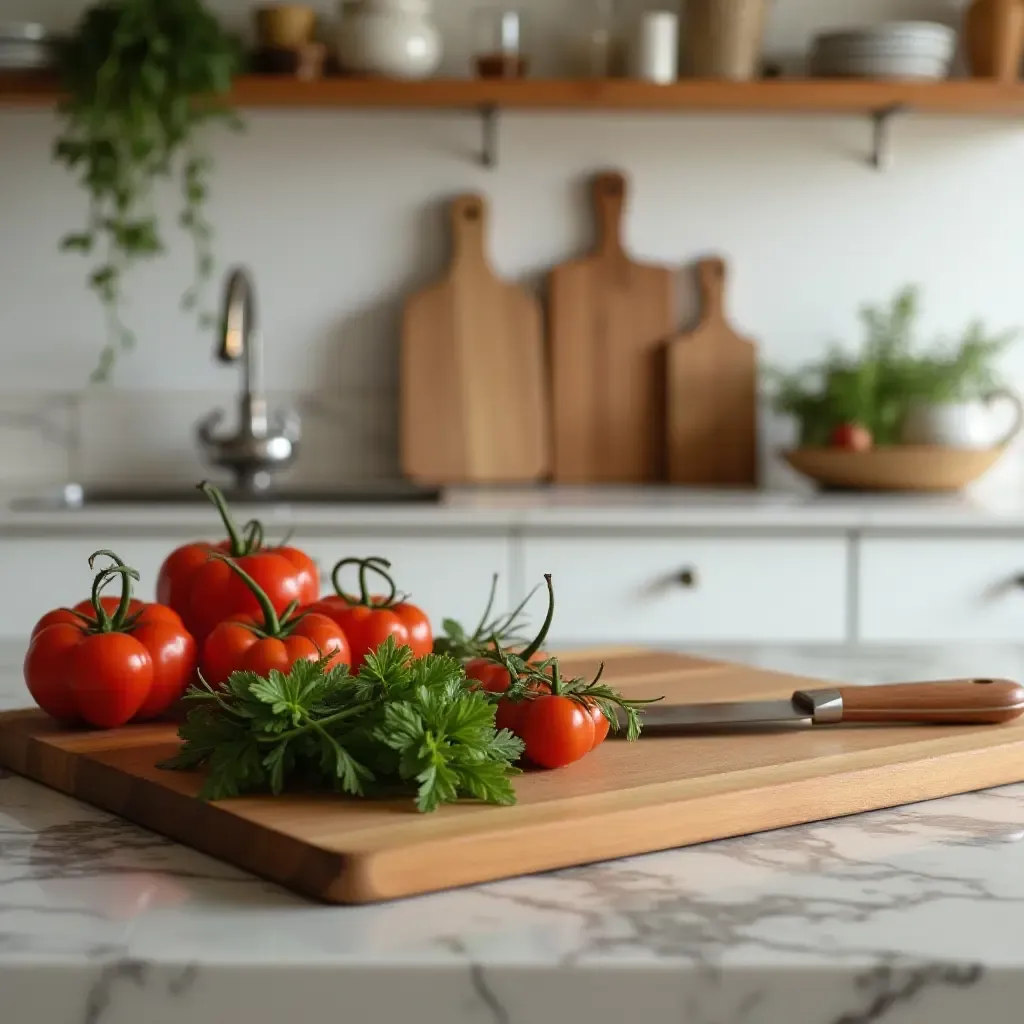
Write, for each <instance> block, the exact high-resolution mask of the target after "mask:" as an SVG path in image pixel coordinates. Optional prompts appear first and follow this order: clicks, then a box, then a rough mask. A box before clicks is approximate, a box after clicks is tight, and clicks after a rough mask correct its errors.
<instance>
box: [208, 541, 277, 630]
mask: <svg viewBox="0 0 1024 1024" xmlns="http://www.w3.org/2000/svg"><path fill="white" fill-rule="evenodd" d="M210 557H211V558H216V559H217V560H218V561H220V562H223V563H224V564H225V565H226V566H227V567H228V568H229V569H230V570H231V571H232V572H233V573H234V574H235V575H236V576H238V577H239V578H240V579H241V580H242V582H243V583H244V584H245V585H246V586H247V587H248V588H249V589H250V590H251V591H252V594H253V597H255V598H256V600H257V602H258V603H259V606H260V611H261V612H262V613H263V628H262V629H261V630H260V632H262V633H265V634H266V635H267V636H268V637H276V638H277V639H281V638H283V637H284V636H286V635H287V634H285V633H284V632H283V630H282V629H281V620H280V618H279V617H278V614H277V612H276V611H275V609H274V603H273V602H272V601H271V600H270V597H269V595H268V594H267V592H266V591H265V590H264V589H263V588H262V587H261V586H260V585H259V584H258V583H257V582H256V581H255V580H254V579H253V578H252V577H251V576H250V575H249V574H248V573H247V572H246V571H245V570H244V569H243V568H242V567H241V566H240V565H239V564H238V563H237V562H236V561H235V560H234V559H232V558H229V557H228V556H227V555H225V554H223V552H220V551H214V552H212V553H211V555H210Z"/></svg>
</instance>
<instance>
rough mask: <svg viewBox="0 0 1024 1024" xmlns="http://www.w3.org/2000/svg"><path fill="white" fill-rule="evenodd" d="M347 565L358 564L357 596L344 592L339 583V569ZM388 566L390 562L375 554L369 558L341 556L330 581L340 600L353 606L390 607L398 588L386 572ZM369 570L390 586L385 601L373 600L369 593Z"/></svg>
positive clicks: (389, 566)
mask: <svg viewBox="0 0 1024 1024" xmlns="http://www.w3.org/2000/svg"><path fill="white" fill-rule="evenodd" d="M347 565H358V566H359V596H358V597H353V596H352V595H351V594H348V593H346V591H345V588H344V587H343V586H342V585H341V570H342V569H344V568H345V566H347ZM390 568H391V563H390V562H389V561H388V560H387V559H386V558H380V557H379V556H376V555H374V556H372V557H370V558H343V559H342V560H341V561H340V562H339V563H338V564H337V565H336V566H335V567H334V569H333V570H332V571H331V583H332V584H333V585H334V592H335V593H336V594H337V595H338V597H340V598H341V599H342V601H344V602H345V603H346V604H348V605H352V606H353V607H355V606H357V605H362V606H363V607H364V608H391V607H392V606H393V604H394V601H395V596H396V595H397V594H398V589H397V588H396V587H395V581H394V580H393V579H392V577H391V573H390V572H388V570H389V569H390ZM369 572H375V573H376V574H377V575H378V576H380V577H382V578H383V579H384V581H385V582H386V583H387V585H388V587H389V588H390V593H389V594H388V596H387V599H386V600H385V601H383V602H380V603H377V602H374V600H373V597H372V595H371V594H370V587H369V581H368V580H367V574H368V573H369Z"/></svg>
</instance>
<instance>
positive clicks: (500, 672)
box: [466, 651, 549, 693]
mask: <svg viewBox="0 0 1024 1024" xmlns="http://www.w3.org/2000/svg"><path fill="white" fill-rule="evenodd" d="M548 657H549V655H547V654H545V653H544V652H543V651H537V653H536V654H534V655H533V656H532V657H531V658H530V664H531V665H534V664H538V665H539V664H540V663H541V662H543V661H547V660H548ZM466 675H467V676H468V677H469V678H470V679H477V680H479V682H480V684H481V685H482V686H483V688H484V689H485V690H487V691H488V692H489V693H504V692H505V691H506V690H507V689H508V688H509V687H510V686H511V685H512V678H511V676H509V674H508V672H507V671H506V670H505V668H504V666H503V665H500V664H498V662H496V661H492V660H491V659H490V658H474V659H473V660H472V661H470V662H468V663H467V665H466Z"/></svg>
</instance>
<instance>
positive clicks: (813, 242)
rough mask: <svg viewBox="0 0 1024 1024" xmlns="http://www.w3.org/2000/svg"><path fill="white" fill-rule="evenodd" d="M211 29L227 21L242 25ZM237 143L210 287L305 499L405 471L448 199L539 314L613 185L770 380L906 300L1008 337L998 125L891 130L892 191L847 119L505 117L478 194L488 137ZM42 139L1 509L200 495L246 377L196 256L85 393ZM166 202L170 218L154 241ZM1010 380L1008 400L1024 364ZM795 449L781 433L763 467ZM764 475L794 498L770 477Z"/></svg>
mask: <svg viewBox="0 0 1024 1024" xmlns="http://www.w3.org/2000/svg"><path fill="white" fill-rule="evenodd" d="M212 6H214V7H215V8H216V9H217V10H219V11H221V12H223V13H225V14H226V16H227V17H228V18H229V19H230V20H231V21H232V22H233V23H235V24H239V25H241V24H244V23H245V21H246V19H247V11H248V10H249V7H250V4H249V3H247V2H244V0H219V2H217V3H214V4H212ZM435 6H436V10H437V20H438V22H439V24H440V26H441V28H442V30H443V32H444V34H445V38H446V45H447V57H446V70H447V72H448V73H453V74H461V73H463V69H464V67H465V64H466V57H467V52H468V50H467V46H468V37H467V34H466V24H467V21H468V19H467V18H466V16H465V11H466V7H465V4H464V3H463V2H462V0H437V2H436V4H435ZM520 6H521V7H525V8H526V14H527V16H528V20H527V26H528V29H529V32H530V34H531V38H532V39H533V40H534V41H535V43H536V42H537V41H538V40H542V41H543V42H541V43H538V45H536V46H535V47H534V50H533V52H534V53H535V54H536V59H537V72H538V74H544V73H547V72H549V71H554V70H557V58H558V56H559V54H560V53H561V52H562V50H563V49H564V44H565V41H566V36H567V34H568V32H569V29H570V27H571V26H572V24H573V23H574V18H575V12H576V11H577V10H578V9H579V5H576V4H574V3H570V2H569V0H559V2H556V3H544V2H541V0H530V2H528V3H525V4H521V5H520ZM627 6H628V7H630V8H631V9H634V10H636V9H640V8H642V7H644V6H645V5H644V4H642V3H639V2H635V3H634V2H631V3H630V4H629V5H627ZM960 6H961V4H959V3H956V2H946V0H934V2H929V0H919V2H911V0H860V2H858V3H856V4H851V3H850V0H776V2H775V3H773V5H772V10H773V14H772V23H771V30H770V34H769V43H768V49H769V51H770V52H772V53H786V52H793V51H796V50H799V49H800V48H802V47H803V46H804V45H805V44H806V40H807V38H808V36H809V35H810V34H811V33H812V32H813V31H815V30H817V29H818V28H822V27H825V26H835V25H837V24H847V23H850V22H851V21H862V20H863V21H869V20H878V19H880V18H883V17H914V18H918V17H928V18H938V19H942V20H946V21H950V22H953V21H955V20H956V17H957V12H958V10H959V7H960ZM2 7H3V15H4V17H5V18H18V17H22V16H24V17H36V18H40V19H42V20H45V21H48V22H49V23H50V24H53V25H55V26H58V27H61V26H66V25H67V24H69V23H70V22H71V21H72V20H73V18H74V17H75V16H76V14H77V12H78V11H80V10H81V9H82V8H83V7H84V3H81V2H74V0H2ZM320 7H321V9H322V10H323V11H325V12H329V11H330V10H331V9H332V5H329V4H321V5H320ZM852 8H855V9H856V14H855V15H851V13H850V12H851V9H852ZM577 23H578V22H577ZM247 121H248V130H247V131H246V132H245V134H243V135H241V136H238V137H225V136H223V135H219V134H214V135H212V136H211V143H212V146H213V152H214V155H215V156H216V162H217V175H216V180H215V188H214V195H213V199H212V202H211V209H210V213H211V215H212V219H213V222H214V224H215V226H216V230H217V237H216V251H217V256H218V259H219V261H220V267H219V272H223V270H224V269H225V267H226V266H227V265H229V264H232V263H236V262H243V263H246V264H248V265H249V266H250V267H251V269H252V271H253V273H254V275H255V280H256V285H257V306H258V311H259V315H260V319H261V323H262V325H263V329H264V330H263V333H264V338H265V342H266V378H267V380H268V381H269V382H270V383H271V386H272V388H273V399H274V400H275V401H279V400H280V401H291V402H296V403H298V404H299V405H300V407H301V408H302V411H303V413H304V420H305V429H306V433H305V439H304V442H303V452H302V456H301V460H300V464H299V468H298V469H297V471H296V474H295V475H294V477H293V479H294V480H296V481H297V482H306V483H314V482H316V483H321V482H323V483H327V482H330V481H331V480H335V479H337V478H338V477H342V476H388V475H393V474H394V473H396V472H397V466H398V462H397V423H396V393H397V359H396V356H397V336H398V326H399V319H400V308H401V301H402V297H403V296H404V295H406V294H407V293H408V292H409V291H410V290H412V289H414V288H417V287H420V286H422V285H423V284H425V283H426V282H428V281H430V280H431V279H432V278H434V277H435V276H436V275H437V274H438V273H439V272H440V271H441V269H442V268H443V266H444V262H445V259H446V252H447V239H446V220H445V203H446V201H447V200H448V199H450V198H451V197H452V196H453V195H454V194H457V193H459V192H461V191H468V190H475V191H482V192H484V193H485V194H486V195H487V196H488V198H489V201H490V204H491V225H490V244H491V250H492V253H493V261H494V265H495V267H496V269H497V270H498V272H499V273H501V274H503V275H505V276H508V277H510V278H516V279H520V280H523V281H525V282H526V283H527V284H528V285H529V286H531V287H535V288H537V289H538V290H539V291H540V292H541V293H542V294H543V281H544V275H545V272H546V270H547V269H548V268H550V267H551V266H552V265H553V264H555V263H557V262H559V261H561V260H563V259H566V258H568V257H570V256H571V255H572V254H574V253H578V252H580V251H581V250H584V249H585V248H587V246H588V245H589V240H590V238H591V233H592V232H591V227H590V225H591V217H590V212H589V209H588V203H587V195H586V188H585V184H586V180H587V178H588V177H589V175H591V174H592V173H593V172H594V171H595V170H597V169H601V168H605V167H609V166H612V167H619V168H622V169H623V170H625V171H626V172H627V173H628V175H629V177H630V182H631V200H630V205H629V223H628V226H627V231H626V237H627V240H628V243H629V245H630V246H631V248H632V249H633V251H634V252H635V253H636V254H637V255H638V256H639V257H642V258H646V259H651V260H656V261H665V262H669V263H671V264H673V265H675V266H678V267H679V268H680V273H679V284H680V289H679V290H680V296H681V303H680V325H681V326H683V325H684V324H685V323H686V322H687V321H688V320H689V319H690V315H691V314H692V311H693V308H694V303H693V287H692V279H691V275H690V273H689V271H688V270H687V267H688V265H689V264H691V263H692V261H693V260H695V259H696V258H698V257H700V256H702V255H705V254H707V253H710V252H720V253H722V254H723V255H725V256H726V257H727V258H728V259H729V261H730V267H731V277H730V294H729V299H728V303H729V309H730V312H731V314H732V316H733V318H734V320H735V321H736V323H737V326H738V327H739V328H740V329H742V330H743V331H744V332H746V333H748V334H750V335H752V336H753V337H755V338H756V339H757V340H758V341H759V342H760V346H761V354H762V358H763V360H764V361H766V362H768V363H771V364H776V365H793V364H795V363H797V362H802V361H804V360H806V359H810V358H814V357H816V356H818V355H820V353H821V352H822V350H823V346H824V344H826V343H827V342H829V341H832V340H837V339H838V340H843V341H846V342H848V343H852V342H854V341H855V340H858V339H859V337H860V335H859V325H858V322H857V316H856V314H857V309H858V307H859V306H860V305H861V304H862V303H864V302H867V301H871V302H881V301H885V300H887V299H888V298H889V297H890V296H891V295H892V294H893V293H894V292H895V291H896V289H897V288H899V287H901V286H902V285H904V284H906V283H908V282H918V283H920V284H921V285H922V286H923V288H924V299H925V310H924V318H923V326H924V328H925V330H926V331H928V332H935V333H943V334H945V335H950V334H952V333H953V332H955V331H957V330H958V329H960V328H961V327H962V326H964V325H965V324H966V322H967V321H968V320H969V319H971V318H972V317H973V316H976V315H980V316H982V317H984V318H985V320H986V322H988V323H989V324H990V325H991V326H993V327H1003V326H1007V325H1013V324H1018V323H1021V324H1024V303H1022V301H1021V298H1020V296H1021V280H1022V278H1024V192H1022V191H1021V190H1020V189H1018V188H1016V187H1015V185H1014V182H1016V181H1017V180H1018V178H1019V174H1020V168H1021V167H1022V166H1024V129H1022V128H1021V127H1020V126H1019V125H1015V124H1014V123H1013V122H1012V121H1011V120H1005V121H999V120H993V121H975V120H958V119H945V118H925V117H921V118H916V117H908V118H905V119H899V120H897V122H896V123H895V124H894V132H893V145H894V157H895V163H894V166H893V167H892V169H891V170H890V171H889V172H887V173H885V174H878V173H876V172H874V171H872V170H871V169H869V168H868V167H867V165H866V157H867V155H868V148H869V144H870V125H869V124H868V122H867V120H866V119H863V118H829V117H824V118H823V117H786V118H774V119H769V118H751V117H746V118H745V117H682V116H672V115H669V116H659V115H633V114H623V115H614V116H603V115H602V116H586V115H562V114H551V115H544V114H537V115H532V114H529V115H527V114H518V115H503V116H502V118H501V121H500V136H499V155H500V164H499V166H498V168H497V169H496V170H493V171H486V170H484V169H482V168H481V167H480V166H479V165H478V164H477V163H476V162H474V158H475V155H476V153H477V151H478V147H479V145H480V130H479V123H478V120H477V119H476V118H475V117H473V116H471V115H468V114H450V113H449V114H434V113H429V112H421V113H417V114H404V113H380V112H378V113H365V114H353V113H345V112H337V111H323V112H313V111H304V112H254V113H250V114H248V115H247ZM55 126H56V121H55V119H54V117H53V115H52V114H51V113H49V112H46V111H29V110H22V111H13V110H0V289H2V290H0V339H2V344H0V486H5V487H6V486H7V485H16V486H19V487H20V486H23V485H25V486H27V485H29V484H31V485H36V484H41V483H46V482H51V481H58V480H64V479H67V478H68V477H73V478H75V479H80V480H83V481H85V482H89V481H92V480H103V481H105V482H114V481H119V480H129V479H131V480H137V479H140V478H144V479H149V480H159V481H167V480H172V479H183V480H192V479H195V477H196V476H197V475H199V474H201V473H202V472H204V470H203V467H202V465H201V462H200V460H199V454H198V450H197V448H196V446H195V444H194V441H193V427H194V424H195V421H196V420H197V419H198V418H199V417H200V416H202V415H204V414H205V413H206V412H208V411H209V410H210V409H211V408H214V407H215V406H218V405H219V406H223V407H225V408H229V409H230V408H231V407H232V406H233V402H234V397H235V393H236V390H237V386H238V378H239V375H238V372H237V370H236V369H235V368H229V367H225V366H223V365H221V364H218V363H216V362H215V361H214V360H213V358H212V350H213V341H212V338H211V337H210V335H209V334H208V333H205V334H204V333H202V332H200V331H199V330H198V329H197V328H196V326H195V324H194V323H193V322H192V321H190V320H189V319H188V317H186V316H185V315H184V314H182V313H181V312H180V311H179V309H178V300H179V297H180V294H181V292H182V290H183V289H184V287H185V285H186V284H187V283H188V280H189V273H190V259H189V256H190V254H189V251H188V249H187V247H186V246H185V245H184V244H183V242H182V240H181V239H180V237H178V236H177V234H176V233H174V232H173V231H170V232H169V237H168V241H169V242H170V243H171V248H170V252H169V254H168V255H167V257H166V258H164V259H161V260H159V261H157V262H155V263H153V264H151V265H149V266H146V267H143V268H142V269H140V270H139V271H138V272H137V273H134V274H133V276H132V278H131V280H130V282H129V293H130V296H131V305H130V307H129V309H128V310H127V317H128V319H129V320H130V322H131V323H132V324H133V326H135V327H136V328H137V329H138V333H139V336H140V342H139V347H138V349H137V350H136V351H135V352H133V353H130V354H129V355H127V356H125V357H124V358H123V360H122V361H121V363H120V365H119V367H118V370H117V376H116V379H115V384H114V386H113V387H106V388H89V389H86V390H85V391H84V392H83V389H82V385H83V382H84V381H85V379H86V378H87V376H88V373H89V371H90V370H91V369H92V367H93V365H94V364H95V359H96V356H97V353H98V350H99V347H100V345H101V344H102V338H103V322H102V317H101V314H100V311H99V310H98V308H97V306H96V304H95V301H94V299H93V298H92V296H91V295H89V294H88V293H87V291H86V289H85V287H84V279H85V275H86V272H87V270H88V266H89V265H88V263H87V262H85V261H83V260H81V258H78V257H74V256H70V255H61V254H59V253H58V251H57V240H58V239H59V237H60V235H61V234H62V233H63V232H65V231H67V230H69V229H73V228H75V227H76V226H78V225H79V224H80V223H81V222H82V219H83V216H84V212H85V204H84V198H83V196H82V194H81V193H80V192H79V191H78V190H77V188H76V187H75V185H74V183H73V181H72V180H71V179H70V177H69V176H68V175H67V174H66V173H65V172H64V171H63V170H62V169H61V168H59V167H57V166H56V165H54V164H52V163H51V162H50V160H49V149H50V146H51V143H52V139H53V135H54V131H55ZM174 199H175V196H174V194H173V191H169V192H168V193H167V194H166V195H163V196H162V197H161V209H162V210H164V211H165V213H166V216H165V218H164V221H165V223H167V224H168V225H169V226H170V225H173V214H174V205H173V204H174ZM216 290H217V291H218V292H219V281H218V284H217V289H216ZM213 298H214V300H216V298H217V296H216V295H214V296H213ZM1007 369H1008V371H1009V373H1010V375H1011V376H1012V378H1013V379H1015V380H1019V381H1021V382H1024V345H1021V346H1020V347H1019V348H1018V349H1017V350H1016V351H1015V352H1014V353H1013V355H1012V357H1011V359H1010V361H1009V364H1008V367H1007ZM787 431H788V428H787V427H785V426H784V425H778V424H774V423H772V424H770V425H769V432H768V437H767V439H766V449H771V448H773V447H774V446H775V443H776V441H777V439H779V438H782V437H784V436H785V435H786V433H787ZM1022 469H1024V459H1022V458H1020V457H1019V456H1016V455H1015V457H1014V458H1013V459H1008V460H1004V462H1003V463H1002V464H1001V465H1000V466H999V467H998V468H997V470H996V471H994V474H993V478H992V479H993V480H999V481H1003V482H1004V483H1006V484H1007V485H1015V484H1016V482H1017V480H1018V478H1019V477H1020V476H1021V471H1022ZM768 479H769V482H773V481H776V480H780V479H781V480H789V479H791V476H790V475H789V474H788V473H787V472H786V471H784V470H781V469H780V467H778V466H777V464H775V463H772V464H771V468H770V472H769V477H768Z"/></svg>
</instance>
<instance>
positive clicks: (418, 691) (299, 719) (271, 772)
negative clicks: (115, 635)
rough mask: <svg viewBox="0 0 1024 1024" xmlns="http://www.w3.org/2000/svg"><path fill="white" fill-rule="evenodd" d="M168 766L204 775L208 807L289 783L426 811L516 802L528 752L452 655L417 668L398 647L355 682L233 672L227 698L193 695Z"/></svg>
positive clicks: (300, 669) (325, 673)
mask: <svg viewBox="0 0 1024 1024" xmlns="http://www.w3.org/2000/svg"><path fill="white" fill-rule="evenodd" d="M186 699H187V700H191V701H195V702H196V703H197V707H195V708H193V709H192V710H191V711H190V712H189V715H188V717H187V719H186V721H185V722H184V723H182V725H181V726H180V728H179V730H178V733H179V736H180V737H181V739H182V740H183V741H184V742H183V744H182V747H181V749H180V751H179V752H178V753H177V754H176V755H175V756H174V757H173V758H171V759H170V760H169V761H166V762H164V763H163V764H162V765H161V767H164V768H173V769H182V770H192V769H196V768H200V767H205V768H206V770H207V775H206V780H205V782H204V784H203V788H202V791H201V793H200V796H201V797H202V798H203V799H208V800H222V799H225V798H228V797H234V796H238V795H240V794H242V793H246V792H252V791H267V790H269V791H270V792H272V793H280V792H282V790H283V789H285V787H286V786H288V785H289V784H291V783H295V784H301V785H311V786H318V787H326V788H330V789H334V790H336V791H338V792H342V793H348V794H350V795H352V796H388V795H394V794H396V793H403V792H404V793H409V792H413V793H415V799H416V806H417V808H418V809H419V810H420V811H433V810H435V809H436V808H437V807H439V806H440V805H441V804H444V803H452V802H453V801H455V800H457V799H459V798H460V797H471V798H474V799H477V800H482V801H485V802H487V803H494V804H513V803H515V799H516V796H515V790H514V789H513V788H512V783H511V778H512V777H513V776H514V775H517V774H519V769H517V768H515V767H514V765H513V762H514V761H515V760H516V759H517V758H518V757H519V756H520V754H521V753H522V751H523V744H522V742H521V741H520V740H518V739H517V738H516V737H515V736H513V735H512V734H511V733H510V732H508V731H506V730H502V731H500V732H499V731H497V730H496V729H495V727H494V716H495V708H494V706H493V704H492V703H491V702H490V701H489V700H488V697H487V695H486V694H485V693H483V692H482V691H479V690H473V689H470V683H469V681H468V680H467V679H466V675H465V672H464V671H463V669H462V666H461V665H460V664H459V663H458V662H457V661H455V660H454V659H453V658H450V657H448V656H446V655H436V654H428V655H427V656H426V657H424V658H413V657H412V653H411V652H410V651H409V649H408V648H407V647H398V646H397V645H396V644H395V642H394V638H393V637H389V638H388V640H387V641H386V642H385V643H384V644H383V645H382V646H381V647H380V648H379V649H378V650H377V652H376V653H375V654H370V655H367V657H366V660H365V661H364V663H363V665H362V667H361V668H360V670H359V673H358V675H351V674H350V673H349V671H348V668H347V667H346V666H344V665H342V666H339V667H335V668H328V667H327V659H324V660H322V661H320V662H298V663H297V664H296V665H295V667H294V668H293V669H292V670H291V671H290V672H289V673H288V674H287V675H286V674H284V673H282V672H276V671H274V672H271V673H270V674H269V675H268V676H266V677H261V676H258V675H255V674H254V673H251V672H235V673H234V674H233V675H232V676H231V677H230V679H229V680H228V682H227V685H226V687H225V689H224V690H214V689H213V688H211V687H209V686H205V685H204V686H202V687H194V688H193V689H192V690H190V691H189V693H188V694H187V695H186Z"/></svg>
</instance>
